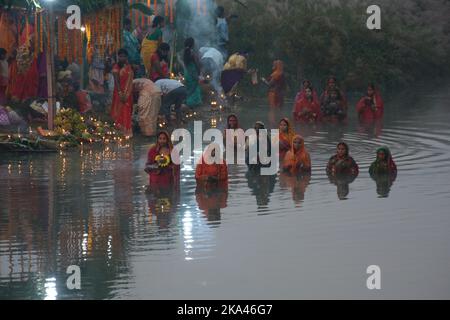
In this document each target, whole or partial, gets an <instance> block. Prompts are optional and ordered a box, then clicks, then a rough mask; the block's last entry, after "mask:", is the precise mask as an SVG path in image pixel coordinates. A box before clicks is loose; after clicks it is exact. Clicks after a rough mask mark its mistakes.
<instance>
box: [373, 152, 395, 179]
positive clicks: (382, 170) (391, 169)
mask: <svg viewBox="0 0 450 320" xmlns="http://www.w3.org/2000/svg"><path fill="white" fill-rule="evenodd" d="M369 173H370V175H371V176H373V175H380V174H389V175H396V174H397V165H396V164H395V162H394V159H393V158H392V155H391V151H390V150H389V148H388V147H381V148H379V149H378V150H377V159H376V160H375V161H374V162H373V163H372V165H371V166H370V168H369Z"/></svg>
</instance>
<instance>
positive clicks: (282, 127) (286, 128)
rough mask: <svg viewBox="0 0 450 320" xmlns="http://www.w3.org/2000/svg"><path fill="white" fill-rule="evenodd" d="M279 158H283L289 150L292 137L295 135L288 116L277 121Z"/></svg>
mask: <svg viewBox="0 0 450 320" xmlns="http://www.w3.org/2000/svg"><path fill="white" fill-rule="evenodd" d="M279 132H280V135H279V139H280V160H281V161H282V160H283V159H284V156H285V155H286V153H287V152H288V151H289V150H291V146H292V145H291V143H292V139H293V138H294V136H295V131H294V128H293V127H292V125H291V122H290V121H289V119H288V118H283V119H281V121H280V123H279Z"/></svg>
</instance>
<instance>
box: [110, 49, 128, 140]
mask: <svg viewBox="0 0 450 320" xmlns="http://www.w3.org/2000/svg"><path fill="white" fill-rule="evenodd" d="M118 56H119V61H118V63H117V64H116V65H114V67H113V71H112V72H113V75H114V94H113V101H112V107H111V117H112V118H113V120H114V122H115V123H116V126H117V128H118V129H119V130H122V131H123V133H124V134H125V135H127V136H130V137H131V136H132V135H133V131H132V127H131V114H132V111H133V78H134V74H133V68H132V67H131V65H130V64H129V63H128V53H127V51H126V50H125V49H120V50H119V52H118Z"/></svg>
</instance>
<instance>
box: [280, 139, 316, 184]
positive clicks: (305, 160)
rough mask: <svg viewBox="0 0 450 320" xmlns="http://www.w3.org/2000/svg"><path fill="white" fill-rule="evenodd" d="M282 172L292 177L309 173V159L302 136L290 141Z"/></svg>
mask: <svg viewBox="0 0 450 320" xmlns="http://www.w3.org/2000/svg"><path fill="white" fill-rule="evenodd" d="M283 171H284V172H286V173H290V174H291V175H294V176H295V175H299V174H310V173H311V157H310V156H309V153H308V151H306V148H305V140H304V139H303V137H302V136H300V135H296V136H295V137H294V138H293V139H292V147H291V150H289V152H288V153H287V154H286V156H285V157H284V161H283Z"/></svg>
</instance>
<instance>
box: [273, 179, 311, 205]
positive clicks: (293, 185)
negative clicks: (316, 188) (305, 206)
mask: <svg viewBox="0 0 450 320" xmlns="http://www.w3.org/2000/svg"><path fill="white" fill-rule="evenodd" d="M310 182H311V174H302V175H297V176H293V175H290V174H287V173H282V174H280V186H281V188H288V189H290V190H291V193H292V200H293V201H294V203H295V204H296V205H297V206H299V205H300V204H301V203H302V202H303V201H304V200H305V192H306V189H307V188H308V186H309V184H310Z"/></svg>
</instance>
